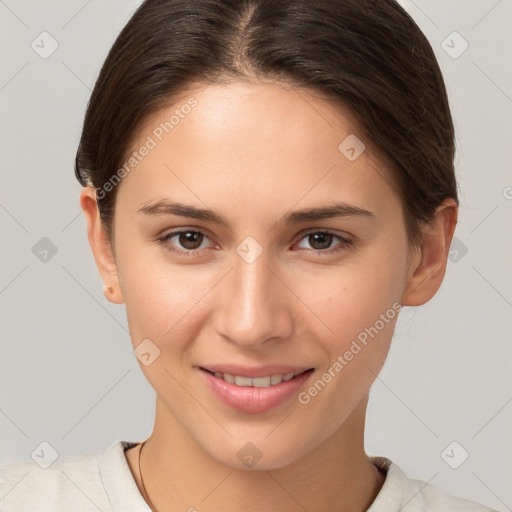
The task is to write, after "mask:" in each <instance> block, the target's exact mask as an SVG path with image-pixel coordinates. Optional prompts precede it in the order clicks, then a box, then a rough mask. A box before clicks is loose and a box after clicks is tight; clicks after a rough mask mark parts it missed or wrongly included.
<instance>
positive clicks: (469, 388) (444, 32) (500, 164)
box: [0, 0, 512, 511]
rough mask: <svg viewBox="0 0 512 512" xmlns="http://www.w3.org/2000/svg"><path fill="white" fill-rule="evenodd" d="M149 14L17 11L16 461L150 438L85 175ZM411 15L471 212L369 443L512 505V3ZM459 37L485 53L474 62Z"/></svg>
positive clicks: (385, 381) (413, 314) (5, 41)
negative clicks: (439, 91)
mask: <svg viewBox="0 0 512 512" xmlns="http://www.w3.org/2000/svg"><path fill="white" fill-rule="evenodd" d="M139 3H140V2H139V0H137V1H135V0H130V1H127V0H115V1H114V0H108V1H104V0H102V1H99V0H89V1H86V0H67V1H63V0H62V1H56V0H53V1H49V0H46V1H44V2H42V1H36V0H31V1H29V0H0V20H1V21H0V39H1V48H2V52H1V58H2V64H1V71H0V109H1V126H0V129H1V141H2V151H1V154H0V165H1V168H0V172H1V189H0V223H1V237H2V251H1V262H0V308H1V313H0V314H1V340H2V345H1V350H2V352H1V358H0V379H1V381H0V390H1V395H0V433H1V438H2V444H1V453H0V461H1V462H10V461H14V460H21V459H23V460H27V459H28V460H30V456H31V453H32V452H33V451H34V450H35V449H39V448H38V447H39V445H40V443H41V442H43V441H46V442H48V443H50V445H51V446H52V447H53V448H54V449H55V450H56V452H57V453H58V454H59V455H60V456H61V457H62V456H65V455H74V454H79V453H84V452H88V451H92V450H95V449H103V448H105V447H106V446H108V445H109V444H110V443H111V442H112V441H113V440H115V439H124V440H135V441H139V440H142V439H144V438H145V437H147V436H148V435H149V434H150V432H151V428H152V424H153V413H154V397H155V395H154V392H153V390H152V388H151V387H150V386H149V384H148V383H147V382H146V380H145V378H144V377H143V374H142V372H141V371H140V369H139V366H138V363H137V360H136V359H135V358H134V356H133V354H132V350H131V344H130V340H129V337H128V332H127V328H126V317H125V312H124V307H123V306H115V305H112V304H110V303H109V302H108V301H106V300H105V299H104V297H103V293H102V282H101V280H100V278H99V275H98V273H97V271H96V267H95V265H94V261H93V258H92V254H91V252H90V249H89V245H88V242H87V238H86V230H85V221H84V217H83V214H82V213H81V210H80V207H79V203H78V195H79V192H80V186H79V184H78V183H77V182H76V181H75V178H74V174H73V163H74V156H75V152H76V147H77V143H78V140H79V135H80V128H81V123H82V120H83V116H84V112H85V107H86V104H87V101H88V98H89V96H90V92H91V89H92V87H93V84H94V81H95V79H96V77H97V75H98V72H99V69H100V66H101V64H102V62H103V60H104V58H105V56H106V54H107V51H108V49H109V48H110V46H111V44H112V43H113V41H114V39H115V37H116V36H117V34H118V33H119V31H120V30H121V28H122V27H123V25H124V24H125V23H126V21H127V20H128V18H129V16H130V14H131V13H132V12H133V10H134V9H135V8H136V6H138V5H139ZM402 4H403V5H404V7H405V8H406V9H407V10H408V12H410V14H411V15H412V16H413V18H414V19H415V20H416V21H417V23H418V24H419V25H420V27H421V28H422V30H423V31H424V32H425V33H426V35H427V37H428V38H429V40H430V41H431V43H432V46H433V48H434V50H435V52H436V54H437V55H438V58H439V61H440V65H441V67H442V70H443V73H444V75H445V79H446V82H447V87H448V91H449V95H450V101H451V105H452V109H453V115H454V118H455V123H456V129H457V144H458V154H457V161H456V163H457V173H458V179H459V182H460V188H461V197H460V200H461V208H460V219H459V224H458V227H457V230H456V241H455V242H454V245H453V246H452V249H453V251H452V253H451V256H450V262H449V266H448V271H447V276H446V279H445V282H444V283H443V285H442V287H441V289H440V291H439V293H438V294H437V296H436V297H435V298H434V299H433V300H432V301H430V302H429V303H428V304H426V305H425V306H423V307H420V308H405V309H404V310H403V311H402V313H401V317H400V320H399V324H398V326H397V329H396V333H395V339H394V344H393V346H392V349H391V353H390V356H389V359H388V361H387V363H386V365H385V367H384V369H383V370H382V372H381V374H380V375H379V377H378V379H377V381H376V383H375V385H374V386H373V389H372V394H371V400H370V406H369V411H368V425H367V440H366V447H367V451H368V453H369V454H371V455H384V456H387V457H389V458H391V459H392V460H393V461H395V462H397V463H398V464H400V465H401V466H402V468H403V469H404V470H405V471H406V473H408V475H410V476H411V477H415V478H419V479H422V480H425V481H429V482H431V483H433V484H436V485H438V486H440V487H442V488H444V489H446V490H448V491H449V492H450V493H451V494H455V495H462V496H465V497H467V498H470V499H474V500H476V501H480V502H482V503H484V504H487V505H489V506H492V507H494V508H496V509H498V510H503V511H504V510H512V508H511V507H512V487H511V486H510V482H511V481H512V457H511V444H512V443H511V438H510V427H511V425H512V383H511V378H510V375H511V373H512V372H511V370H512V357H511V352H512V349H511V343H510V342H511V336H510V333H511V323H512V322H511V318H512V289H511V288H512V287H511V284H512V279H511V265H510V260H511V254H512V251H511V249H512V247H511V245H512V237H511V227H510V226H511V224H512V222H511V220H512V218H511V210H512V175H511V174H510V168H511V162H512V158H511V141H512V139H511V131H512V130H511V125H512V116H511V112H512V88H511V75H512V67H511V65H510V53H511V52H510V49H511V47H512V41H511V39H512V37H511V26H512V25H511V22H512V2H511V0H499V1H498V0H459V1H455V0H422V1H420V0H416V1H414V2H413V1H409V0H403V1H402ZM43 31H47V32H49V34H51V37H52V38H54V39H55V40H56V41H57V43H58V48H57V49H56V51H55V52H54V53H53V54H52V55H50V56H49V57H48V58H46V59H43V58H41V56H40V55H39V54H38V53H36V51H34V50H33V49H32V47H31V43H32V41H34V40H35V41H36V43H38V41H39V45H40V46H42V45H43V43H41V42H40V41H41V37H38V36H39V34H41V32H43ZM454 31H457V32H458V33H459V34H460V35H461V36H462V38H463V39H464V40H465V41H467V43H468V44H469V47H468V48H467V50H466V51H465V52H464V53H462V54H461V55H459V56H457V58H453V57H454V56H455V55H456V54H458V53H460V51H461V50H462V49H463V47H464V46H463V45H464V41H463V40H462V39H460V38H459V37H458V36H456V35H455V36H453V35H450V34H452V32H454ZM43 37H48V36H43ZM443 41H445V43H443ZM50 44H51V41H50V40H49V39H45V43H44V47H45V49H46V51H47V50H48V49H49V48H51V46H50ZM404 44H408V42H407V41H404ZM42 50H43V49H41V50H40V51H42ZM445 50H446V51H445ZM447 51H448V52H451V54H452V55H451V56H450V55H449V54H448V53H447ZM43 237H46V238H48V239H49V240H50V241H51V244H49V242H48V241H47V240H43V241H40V240H41V239H42V238H43ZM36 244H38V245H36ZM52 244H53V245H54V246H55V248H56V250H57V252H56V253H55V254H52V250H51V249H52ZM34 246H35V248H34ZM45 249H46V250H49V252H48V253H47V254H45V253H44V250H45ZM54 250H55V249H54ZM453 441H456V442H457V443H458V444H456V445H452V446H451V447H449V448H448V450H445V449H446V448H447V447H448V446H449V445H450V443H452V442H453ZM465 451H466V452H468V454H469V457H468V459H467V460H466V461H464V462H463V463H462V464H461V465H460V466H459V467H458V469H452V467H450V466H449V465H448V463H447V461H449V462H450V463H451V464H452V465H458V464H460V462H461V461H462V460H463V458H464V454H465ZM0 499H1V497H0Z"/></svg>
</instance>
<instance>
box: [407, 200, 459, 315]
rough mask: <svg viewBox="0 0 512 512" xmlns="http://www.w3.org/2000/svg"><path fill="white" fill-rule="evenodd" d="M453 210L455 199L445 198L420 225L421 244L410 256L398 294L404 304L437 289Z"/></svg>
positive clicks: (450, 235)
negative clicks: (404, 280)
mask: <svg viewBox="0 0 512 512" xmlns="http://www.w3.org/2000/svg"><path fill="white" fill-rule="evenodd" d="M457 214H458V205H457V203H456V201H455V200H454V199H453V198H448V199H445V200H444V201H443V203H442V204H441V205H440V206H439V207H438V208H437V210H436V214H435V217H434V219H433V220H432V222H431V223H430V224H428V225H426V226H424V230H423V240H422V242H421V247H419V248H418V250H417V251H416V252H415V254H414V257H412V258H411V265H410V267H409V276H408V279H407V283H406V287H405V289H404V292H403V294H402V304H403V305H404V306H421V305H422V304H425V303H426V302H428V301H429V300H430V299H431V298H432V297H433V296H434V295H435V294H436V292H437V291H438V290H439V288H440V286H441V283H442V282H443V278H444V275H445V272H446V265H447V261H448V254H449V251H450V244H451V241H452V238H453V232H454V231H455V226H456V224H457Z"/></svg>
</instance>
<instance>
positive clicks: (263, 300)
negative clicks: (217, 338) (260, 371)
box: [218, 241, 291, 346]
mask: <svg viewBox="0 0 512 512" xmlns="http://www.w3.org/2000/svg"><path fill="white" fill-rule="evenodd" d="M250 244H251V241H249V242H248V245H245V246H244V245H243V243H242V244H240V246H239V247H238V248H237V254H235V255H234V259H233V269H232V271H231V272H230V273H229V276H228V279H226V282H225V283H224V287H223V295H224V297H223V300H222V304H221V305H220V306H219V307H220V311H218V313H219V316H220V319H221V321H220V323H219V325H220V327H219V331H220V334H222V335H224V336H225V337H227V338H229V339H230V340H231V341H232V342H234V343H237V344H239V345H245V346H251V345H259V344H262V343H264V342H265V341H266V340H268V339H270V338H278V337H285V336H288V335H289V332H290V329H291V318H290V313H289V311H288V310H287V307H286V304H289V300H286V297H284V296H283V294H284V293H285V290H284V288H283V286H282V284H280V282H279V280H278V279H277V277H276V276H275V275H274V272H275V271H273V270H272V269H271V261H269V260H270V258H269V256H268V255H267V254H266V253H265V252H264V251H263V250H262V248H261V250H257V248H256V247H255V246H254V245H253V246H251V245H250ZM244 249H246V250H245V251H244ZM247 249H248V250H247Z"/></svg>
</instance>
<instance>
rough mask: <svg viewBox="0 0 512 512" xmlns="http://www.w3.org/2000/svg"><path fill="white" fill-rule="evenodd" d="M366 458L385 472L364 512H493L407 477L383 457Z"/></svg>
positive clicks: (493, 511) (395, 465)
mask: <svg viewBox="0 0 512 512" xmlns="http://www.w3.org/2000/svg"><path fill="white" fill-rule="evenodd" d="M370 459H371V460H372V462H373V463H374V464H375V465H376V466H377V467H379V468H380V469H381V470H382V471H384V472H386V480H385V482H384V485H383V486H382V488H381V490H380V492H379V494H378V495H377V498H376V499H375V501H374V502H373V504H372V506H371V507H370V508H369V510H368V512H378V511H382V510H389V511H393V512H394V511H399V510H400V511H403V512H446V511H450V512H496V511H495V510H492V509H490V508H489V507H486V506H484V505H481V504H479V503H476V502H474V501H470V500H466V499H464V498H459V497H455V496H451V495H450V494H448V493H447V492H445V491H444V490H442V489H441V488H439V487H437V486H435V485H432V484H429V483H427V482H423V481H421V480H416V479H413V478H409V477H407V476H406V475H405V473H404V472H403V471H402V469H401V468H400V467H399V466H398V465H397V464H395V463H393V462H391V461H390V460H389V459H387V458H385V457H370Z"/></svg>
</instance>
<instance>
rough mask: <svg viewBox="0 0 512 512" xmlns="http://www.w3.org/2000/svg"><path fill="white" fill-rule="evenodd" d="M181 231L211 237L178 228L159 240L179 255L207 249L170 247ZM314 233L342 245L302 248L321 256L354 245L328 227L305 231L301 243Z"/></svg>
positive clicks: (195, 231) (193, 253) (187, 254)
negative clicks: (326, 236) (327, 236)
mask: <svg viewBox="0 0 512 512" xmlns="http://www.w3.org/2000/svg"><path fill="white" fill-rule="evenodd" d="M181 233H199V234H200V235H202V236H204V237H205V238H208V239H209V238H210V237H209V236H208V235H207V234H206V233H204V232H203V231H201V230H199V229H190V228H185V229H178V230H175V231H172V232H170V233H167V234H166V235H164V236H163V237H160V238H158V239H157V240H158V242H160V243H161V244H162V245H164V246H165V247H166V248H167V249H168V250H170V251H171V252H173V253H175V254H177V255H179V256H186V257H193V256H197V255H198V254H200V253H201V252H202V251H205V250H206V249H191V250H181V249H174V248H172V249H171V248H169V244H168V241H169V240H170V239H172V238H174V237H175V236H177V235H180V234H181ZM314 234H323V235H331V236H333V237H334V238H337V239H339V241H340V244H341V246H340V247H338V248H335V249H302V250H305V251H307V252H308V253H313V254H315V255H319V256H321V255H326V254H335V253H338V252H341V251H343V250H345V249H347V248H349V247H350V246H352V245H353V242H352V241H351V240H348V239H346V238H344V237H342V236H341V235H338V234H337V233H334V232H333V231H330V230H328V229H322V230H320V229H313V230H311V231H308V232H306V233H304V235H303V236H302V237H301V238H300V240H299V243H300V242H301V241H302V240H304V239H305V238H307V237H308V236H310V235H314ZM299 250H301V249H299Z"/></svg>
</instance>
